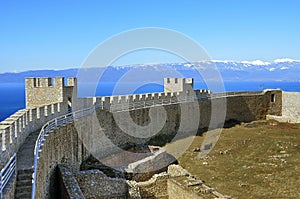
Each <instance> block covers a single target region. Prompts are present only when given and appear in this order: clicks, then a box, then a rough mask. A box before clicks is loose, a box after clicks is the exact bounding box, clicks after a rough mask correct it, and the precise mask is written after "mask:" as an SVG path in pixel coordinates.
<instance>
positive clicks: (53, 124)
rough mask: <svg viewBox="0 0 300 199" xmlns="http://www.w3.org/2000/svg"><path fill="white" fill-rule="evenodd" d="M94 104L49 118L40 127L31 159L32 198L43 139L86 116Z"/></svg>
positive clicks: (91, 110) (93, 109)
mask: <svg viewBox="0 0 300 199" xmlns="http://www.w3.org/2000/svg"><path fill="white" fill-rule="evenodd" d="M95 108H96V107H95V106H92V107H90V108H87V109H83V110H79V111H76V112H73V113H69V114H67V115H64V116H60V117H57V118H55V119H53V120H50V121H49V122H47V123H46V124H45V125H44V126H43V127H42V129H41V131H40V134H39V136H38V138H37V140H36V144H35V148H34V159H33V174H32V192H31V198H32V199H34V197H35V187H36V174H37V173H36V172H37V166H38V158H39V155H40V152H41V150H42V146H43V144H44V141H45V139H46V137H47V136H48V135H49V134H50V133H51V132H52V131H53V130H55V129H58V128H59V127H61V126H63V125H66V124H69V123H71V122H73V121H74V120H78V119H80V118H83V117H86V116H88V115H90V114H92V113H93V112H94V111H95Z"/></svg>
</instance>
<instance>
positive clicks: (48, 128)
mask: <svg viewBox="0 0 300 199" xmlns="http://www.w3.org/2000/svg"><path fill="white" fill-rule="evenodd" d="M261 94H262V93H254V92H253V93H247V94H246V93H245V94H238V93H230V94H228V93H218V94H207V95H205V96H196V95H186V96H178V97H175V98H174V97H173V98H172V97H171V98H167V99H154V100H145V101H139V102H134V101H133V102H125V103H116V104H114V103H112V104H110V106H109V111H111V112H119V111H124V110H134V109H141V108H147V107H153V106H159V105H167V104H178V103H183V102H193V101H196V100H202V99H213V98H219V97H228V96H239V95H241V96H243V95H261ZM96 108H101V109H104V106H103V104H99V105H97V104H95V105H94V106H92V107H90V108H87V109H83V110H79V111H76V112H73V113H69V114H66V115H64V116H60V117H57V118H55V119H53V120H50V121H49V122H47V123H46V124H45V125H44V126H43V127H42V129H41V131H40V134H39V136H38V138H37V141H36V144H35V148H34V165H33V166H34V171H33V174H32V194H31V198H32V199H34V197H35V185H36V172H37V164H38V157H39V153H40V152H41V147H42V146H43V143H44V140H45V139H46V136H47V134H50V133H51V132H52V131H53V130H54V129H57V128H59V127H61V126H62V125H65V124H69V123H71V122H73V121H74V120H78V119H81V118H83V117H86V116H88V115H90V114H92V113H93V112H94V111H95V109H96Z"/></svg>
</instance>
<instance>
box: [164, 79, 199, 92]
mask: <svg viewBox="0 0 300 199" xmlns="http://www.w3.org/2000/svg"><path fill="white" fill-rule="evenodd" d="M193 89H194V79H193V78H164V92H183V91H185V92H189V91H193Z"/></svg>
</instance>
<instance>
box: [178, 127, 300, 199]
mask: <svg viewBox="0 0 300 199" xmlns="http://www.w3.org/2000/svg"><path fill="white" fill-rule="evenodd" d="M203 136H205V134H204V135H203ZM203 136H196V137H195V139H194V141H193V143H192V145H191V146H190V148H189V149H188V150H187V151H186V152H185V153H184V155H183V156H181V157H180V158H179V164H180V165H182V166H183V167H184V168H186V169H187V170H189V171H190V172H191V173H192V174H193V175H195V176H197V177H199V178H200V179H202V180H204V181H205V182H206V184H207V185H209V186H211V187H213V188H215V189H216V190H217V191H219V192H220V193H222V194H226V195H230V196H232V197H235V198H300V190H299V185H300V125H294V124H285V123H278V122H274V121H268V122H266V121H259V122H254V123H250V124H242V125H237V126H235V127H233V128H229V129H224V130H223V132H222V135H221V138H220V139H219V141H218V143H217V144H216V146H215V148H214V149H213V151H211V152H210V153H209V156H208V157H206V158H205V159H199V158H198V157H197V156H198V152H193V149H195V148H197V147H200V146H201V143H202V141H203Z"/></svg>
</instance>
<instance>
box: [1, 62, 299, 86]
mask: <svg viewBox="0 0 300 199" xmlns="http://www.w3.org/2000/svg"><path fill="white" fill-rule="evenodd" d="M213 68H217V70H218V71H219V72H220V74H221V77H222V78H223V80H224V81H297V82H298V81H300V75H299V74H300V60H292V59H276V60H274V61H273V62H265V61H261V60H256V61H227V60H211V61H198V62H192V63H164V64H135V65H126V66H109V67H104V68H103V67H99V68H89V69H87V70H86V71H88V74H89V75H97V74H99V72H100V71H102V72H103V71H104V73H103V76H102V78H101V80H102V81H118V80H119V79H120V78H122V77H124V76H126V75H128V76H132V77H135V80H137V81H147V80H151V79H153V80H157V79H160V80H161V79H162V78H163V77H182V76H183V77H194V78H195V80H196V81H197V80H198V81H200V80H201V74H207V73H209V71H210V70H211V69H213ZM78 71H79V69H78V68H75V69H68V70H47V71H45V70H38V71H26V72H20V73H3V74H0V83H4V82H24V78H25V77H43V76H46V77H55V76H65V77H68V76H76V75H77V72H78ZM199 73H200V74H199ZM199 77H200V78H199ZM209 80H214V76H210V77H209Z"/></svg>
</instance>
